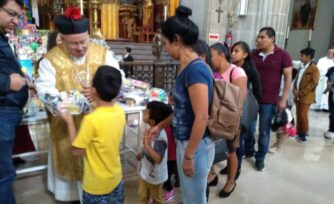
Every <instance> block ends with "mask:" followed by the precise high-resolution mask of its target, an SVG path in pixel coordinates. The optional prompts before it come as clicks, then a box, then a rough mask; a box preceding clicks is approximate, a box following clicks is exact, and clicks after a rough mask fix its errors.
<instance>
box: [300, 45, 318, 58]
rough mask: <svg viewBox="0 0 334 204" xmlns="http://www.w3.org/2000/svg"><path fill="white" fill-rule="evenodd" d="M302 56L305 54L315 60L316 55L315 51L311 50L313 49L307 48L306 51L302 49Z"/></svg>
mask: <svg viewBox="0 0 334 204" xmlns="http://www.w3.org/2000/svg"><path fill="white" fill-rule="evenodd" d="M300 54H303V55H306V56H310V57H311V59H313V57H314V54H315V50H314V49H313V48H311V47H307V48H305V49H302V50H301V51H300Z"/></svg>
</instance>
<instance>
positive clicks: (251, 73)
mask: <svg viewBox="0 0 334 204" xmlns="http://www.w3.org/2000/svg"><path fill="white" fill-rule="evenodd" d="M231 50H232V54H231V56H232V61H233V63H234V64H236V65H237V66H239V67H242V68H243V69H244V70H245V72H246V75H247V78H248V84H247V86H248V90H250V91H252V92H253V95H254V96H255V98H256V100H257V101H260V99H261V81H260V76H259V73H258V71H257V69H256V67H255V65H254V63H253V61H252V59H251V57H250V54H251V52H250V49H249V46H248V45H247V43H245V42H244V41H239V42H236V43H235V44H234V45H233V46H232V49H231ZM254 121H256V120H255V119H254ZM255 125H256V123H254V124H251V125H250V128H249V129H248V130H247V131H246V132H242V133H241V134H240V146H239V148H238V149H237V156H238V172H237V175H236V177H235V179H238V176H239V174H240V169H241V162H242V157H243V155H244V147H245V149H247V147H248V146H247V145H250V144H253V143H254V142H255V141H252V139H251V138H254V137H248V135H251V134H254V132H255ZM244 142H245V145H244ZM246 154H247V152H246ZM221 173H222V174H224V173H227V169H223V170H222V171H221Z"/></svg>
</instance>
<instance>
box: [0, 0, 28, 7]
mask: <svg viewBox="0 0 334 204" xmlns="http://www.w3.org/2000/svg"><path fill="white" fill-rule="evenodd" d="M9 1H15V2H16V3H17V4H18V5H19V6H20V7H21V8H23V6H24V3H23V0H0V8H2V7H3V6H4V5H6V4H7V3H8V2H9Z"/></svg>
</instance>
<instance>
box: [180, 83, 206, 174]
mask: <svg viewBox="0 0 334 204" xmlns="http://www.w3.org/2000/svg"><path fill="white" fill-rule="evenodd" d="M208 92H209V91H208V86H207V85H206V84H202V83H196V84H193V85H191V86H189V87H188V93H189V97H190V102H191V106H192V110H193V112H194V116H195V119H194V123H193V126H192V129H191V134H190V138H189V141H188V145H187V147H186V150H185V153H184V159H183V171H184V174H185V175H186V176H190V177H192V176H194V174H195V166H194V156H195V152H196V150H197V147H198V145H199V143H200V142H201V140H202V137H203V135H204V132H205V130H206V127H207V122H208V115H209V113H208V110H209V101H208V100H205V99H207V98H208V96H209V93H208ZM203 99H204V100H203Z"/></svg>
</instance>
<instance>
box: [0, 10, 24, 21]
mask: <svg viewBox="0 0 334 204" xmlns="http://www.w3.org/2000/svg"><path fill="white" fill-rule="evenodd" d="M0 9H1V10H4V11H5V12H6V13H7V15H8V16H10V17H11V18H13V19H20V18H21V16H22V14H21V13H16V12H15V11H12V10H8V9H6V8H4V7H2V8H0Z"/></svg>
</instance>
